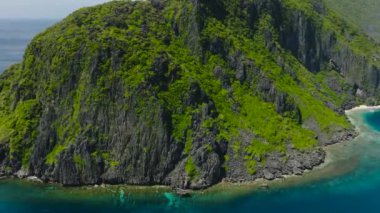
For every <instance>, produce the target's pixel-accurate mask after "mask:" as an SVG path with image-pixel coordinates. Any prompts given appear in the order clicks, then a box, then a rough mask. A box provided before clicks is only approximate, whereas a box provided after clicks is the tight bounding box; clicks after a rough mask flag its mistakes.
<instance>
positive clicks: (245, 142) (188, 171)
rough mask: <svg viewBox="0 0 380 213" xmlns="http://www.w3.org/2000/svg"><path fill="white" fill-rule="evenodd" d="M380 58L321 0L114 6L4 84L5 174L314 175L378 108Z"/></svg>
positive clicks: (29, 59) (71, 179)
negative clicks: (359, 113) (327, 149)
mask: <svg viewBox="0 0 380 213" xmlns="http://www.w3.org/2000/svg"><path fill="white" fill-rule="evenodd" d="M379 50H380V48H379V45H378V44H376V43H375V42H374V41H373V40H371V39H370V38H369V37H368V36H366V35H364V34H362V33H361V31H360V30H358V29H356V28H355V27H354V26H351V25H350V24H348V23H346V22H344V21H343V20H342V19H340V18H339V17H338V16H337V15H335V14H334V12H333V11H330V10H329V8H327V7H325V5H324V4H323V3H322V2H321V1H318V0H308V1H302V2H300V1H294V0H282V1H281V0H255V1H252V0H237V1H227V0H217V1H212V2H211V1H203V0H181V1H175V0H166V1H165V0H152V1H137V2H131V1H115V2H110V3H107V4H104V5H100V6H96V7H91V8H84V9H81V10H79V11H77V12H75V13H73V14H72V15H70V16H69V17H67V18H66V19H64V20H63V21H62V22H60V23H58V24H57V25H55V26H53V27H51V28H49V29H47V30H46V31H45V32H42V33H41V34H40V35H38V36H37V37H36V38H34V40H33V41H32V42H31V44H30V45H29V46H28V48H27V50H26V53H25V56H24V60H23V62H22V63H21V64H18V65H14V66H12V67H10V68H9V69H8V70H6V71H5V72H4V73H3V74H2V75H1V77H0V162H1V164H0V173H1V174H2V175H11V174H17V175H18V176H20V177H23V176H28V175H35V176H37V177H39V178H41V179H42V180H44V181H47V182H48V181H52V182H59V183H62V184H64V185H83V184H96V183H112V184H117V183H127V184H141V185H151V184H165V185H172V186H174V187H180V188H192V189H200V188H205V187H208V186H211V185H213V184H215V183H218V182H220V181H221V180H222V179H225V180H227V181H250V180H255V179H257V178H261V177H263V178H266V179H274V178H279V177H282V176H283V175H286V174H302V173H303V171H304V170H306V169H312V168H313V167H314V166H316V165H319V164H321V163H322V162H323V161H324V157H325V154H324V151H323V150H322V149H321V148H320V147H321V146H323V145H327V144H332V143H337V142H340V141H343V140H349V139H350V138H352V137H354V136H355V133H354V131H353V130H352V127H351V125H350V124H349V122H348V121H347V119H346V118H345V116H344V113H343V110H344V109H347V108H350V107H352V106H354V105H356V104H360V103H368V104H376V103H377V100H378V97H377V94H379V93H378V90H379V80H380V79H379V71H380V69H379V67H380V66H379V61H378V56H379V55H380V54H379Z"/></svg>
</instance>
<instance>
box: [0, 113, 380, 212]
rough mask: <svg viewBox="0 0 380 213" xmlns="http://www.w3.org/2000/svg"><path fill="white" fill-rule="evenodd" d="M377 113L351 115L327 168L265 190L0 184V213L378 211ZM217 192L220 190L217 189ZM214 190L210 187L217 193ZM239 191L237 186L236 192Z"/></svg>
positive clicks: (379, 142) (379, 140)
mask: <svg viewBox="0 0 380 213" xmlns="http://www.w3.org/2000/svg"><path fill="white" fill-rule="evenodd" d="M368 116H375V117H376V118H371V119H378V120H380V113H372V112H370V111H369V112H364V111H362V112H359V111H357V112H352V113H350V117H351V119H352V120H353V122H354V123H355V125H357V126H358V128H360V131H361V132H362V134H361V135H360V136H359V137H358V138H357V139H355V141H353V142H349V143H346V144H339V145H336V146H333V147H330V148H329V160H330V163H329V164H328V165H327V166H325V167H323V168H321V169H319V170H316V171H313V172H310V173H308V174H307V175H306V176H305V177H303V178H295V179H294V180H293V181H292V179H289V180H286V181H285V182H282V183H280V184H278V185H277V186H276V184H274V185H273V187H271V189H269V190H263V189H261V190H253V191H251V192H249V190H247V187H248V186H247V187H242V190H241V191H244V190H247V191H245V192H244V193H241V194H240V195H239V193H236V189H235V191H234V190H231V193H230V194H229V191H228V190H223V189H222V190H219V191H218V190H214V191H215V192H213V189H211V190H210V192H208V193H205V194H202V193H199V194H196V195H194V196H193V197H192V198H184V199H181V198H177V197H175V196H173V194H171V193H170V190H168V189H167V188H151V189H145V188H138V187H122V186H113V187H110V188H106V189H101V188H97V189H95V188H94V187H88V188H80V189H79V188H62V187H59V186H56V185H40V184H33V183H26V182H23V181H17V180H3V181H0V212H108V213H109V212H152V211H156V212H158V211H159V212H162V211H164V212H212V211H215V212H216V211H218V212H234V211H235V212H248V211H252V212H279V211H281V212H378V211H379V209H380V133H379V132H377V131H376V130H375V127H374V126H371V125H368V124H367V123H365V121H366V120H367V119H368ZM218 187H220V186H218ZM218 187H216V188H218ZM236 188H237V189H238V190H237V191H239V187H236Z"/></svg>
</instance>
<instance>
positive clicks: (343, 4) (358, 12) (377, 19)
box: [325, 0, 380, 42]
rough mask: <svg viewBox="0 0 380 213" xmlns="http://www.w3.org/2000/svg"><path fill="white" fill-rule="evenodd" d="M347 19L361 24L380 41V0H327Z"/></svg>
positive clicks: (326, 0)
mask: <svg viewBox="0 0 380 213" xmlns="http://www.w3.org/2000/svg"><path fill="white" fill-rule="evenodd" d="M325 2H326V3H328V5H330V6H331V7H332V8H333V9H334V10H336V11H338V12H339V13H340V14H341V17H343V18H345V19H346V20H347V21H349V22H352V23H355V24H357V25H358V26H360V27H361V28H362V29H363V30H364V31H366V32H367V33H368V34H369V35H371V36H372V37H373V38H374V39H376V40H377V41H378V42H380V15H379V10H380V2H379V1H377V0H360V1H351V0H325Z"/></svg>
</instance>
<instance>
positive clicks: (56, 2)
mask: <svg viewBox="0 0 380 213" xmlns="http://www.w3.org/2000/svg"><path fill="white" fill-rule="evenodd" d="M107 1H109V0H0V19H61V18H64V17H66V16H67V15H69V14H70V13H72V12H74V11H75V10H77V9H79V8H81V7H85V6H92V5H96V4H99V3H104V2H107Z"/></svg>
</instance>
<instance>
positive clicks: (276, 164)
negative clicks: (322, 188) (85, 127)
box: [0, 130, 358, 193]
mask: <svg viewBox="0 0 380 213" xmlns="http://www.w3.org/2000/svg"><path fill="white" fill-rule="evenodd" d="M357 135H358V132H357V131H355V130H346V131H341V132H338V133H337V134H336V135H335V136H334V137H333V138H334V143H329V144H326V145H325V146H324V147H326V146H330V145H332V144H337V143H343V142H347V141H351V140H353V139H354V138H355V137H357ZM324 147H319V148H317V149H314V150H311V151H305V152H301V151H298V150H295V149H291V148H288V151H287V153H286V154H283V153H271V154H268V155H267V156H266V162H265V165H261V166H258V169H257V171H256V174H255V175H248V174H247V173H246V172H245V171H244V168H243V167H245V165H243V164H242V163H241V162H230V166H233V165H235V167H234V168H233V169H231V170H230V171H229V172H227V174H226V177H225V178H223V179H222V180H221V181H220V182H218V183H216V185H218V184H221V183H222V182H225V183H232V184H234V183H240V184H241V183H254V182H260V181H262V180H266V181H274V180H279V179H285V178H287V177H291V176H302V175H303V174H304V173H305V172H307V171H311V170H313V169H314V168H316V167H318V166H321V165H322V164H323V163H325V160H326V151H325V150H324ZM284 159H286V160H284ZM7 178H18V179H24V180H26V181H30V182H36V183H56V182H50V181H44V180H42V179H40V178H39V177H37V176H33V175H29V173H28V172H27V171H25V170H19V171H18V172H16V173H13V174H9V173H8V174H7V173H4V172H2V173H0V180H2V179H7ZM56 184H59V183H56ZM102 185H104V184H102ZM111 185H112V184H111ZM127 185H129V184H127ZM264 185H265V186H267V185H266V184H264ZM81 186H92V185H89V184H83V185H78V187H81ZM96 186H98V184H95V185H94V187H95V188H96ZM147 187H149V186H148V185H147ZM206 188H208V187H206ZM206 188H202V189H206ZM178 189H179V188H176V187H174V186H173V192H174V193H176V191H178Z"/></svg>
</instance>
